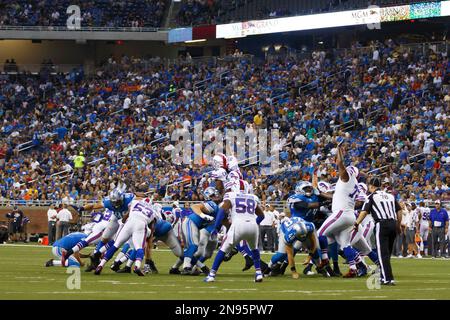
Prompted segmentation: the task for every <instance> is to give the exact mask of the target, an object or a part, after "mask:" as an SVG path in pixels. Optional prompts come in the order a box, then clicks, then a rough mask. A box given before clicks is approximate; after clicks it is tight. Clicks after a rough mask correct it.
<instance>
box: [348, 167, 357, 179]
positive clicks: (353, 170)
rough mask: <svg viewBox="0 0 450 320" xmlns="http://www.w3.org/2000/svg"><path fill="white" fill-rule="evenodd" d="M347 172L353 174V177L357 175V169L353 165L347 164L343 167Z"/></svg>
mask: <svg viewBox="0 0 450 320" xmlns="http://www.w3.org/2000/svg"><path fill="white" fill-rule="evenodd" d="M345 169H346V170H347V172H348V174H349V175H352V176H354V177H355V178H358V177H359V169H358V168H357V167H355V166H348V167H347V168H345Z"/></svg>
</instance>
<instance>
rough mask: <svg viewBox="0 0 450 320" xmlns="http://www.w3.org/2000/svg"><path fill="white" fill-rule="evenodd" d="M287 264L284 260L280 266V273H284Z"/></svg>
mask: <svg viewBox="0 0 450 320" xmlns="http://www.w3.org/2000/svg"><path fill="white" fill-rule="evenodd" d="M288 265H289V263H287V262H286V261H284V262H283V264H282V265H281V267H280V274H281V275H284V273H285V272H286V268H287V266H288Z"/></svg>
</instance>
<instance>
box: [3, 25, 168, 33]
mask: <svg viewBox="0 0 450 320" xmlns="http://www.w3.org/2000/svg"><path fill="white" fill-rule="evenodd" d="M2 30H11V31H14V30H15V31H69V32H80V31H81V32H94V31H100V32H158V31H169V30H170V29H167V28H150V27H80V28H76V29H73V28H67V26H7V25H0V31H2Z"/></svg>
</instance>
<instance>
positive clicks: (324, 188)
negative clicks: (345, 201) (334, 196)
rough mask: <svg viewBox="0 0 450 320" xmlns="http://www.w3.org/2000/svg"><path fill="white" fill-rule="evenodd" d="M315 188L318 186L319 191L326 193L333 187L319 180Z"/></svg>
mask: <svg viewBox="0 0 450 320" xmlns="http://www.w3.org/2000/svg"><path fill="white" fill-rule="evenodd" d="M317 188H319V191H320V192H323V193H327V192H331V191H333V190H332V189H333V188H332V186H331V184H329V183H328V182H326V181H319V183H318V184H317Z"/></svg>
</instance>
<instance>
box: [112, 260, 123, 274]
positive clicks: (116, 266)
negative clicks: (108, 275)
mask: <svg viewBox="0 0 450 320" xmlns="http://www.w3.org/2000/svg"><path fill="white" fill-rule="evenodd" d="M120 265H121V263H120V261H114V263H113V265H112V266H111V270H112V271H114V272H117V271H119V270H120Z"/></svg>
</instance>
